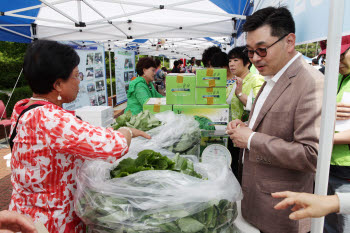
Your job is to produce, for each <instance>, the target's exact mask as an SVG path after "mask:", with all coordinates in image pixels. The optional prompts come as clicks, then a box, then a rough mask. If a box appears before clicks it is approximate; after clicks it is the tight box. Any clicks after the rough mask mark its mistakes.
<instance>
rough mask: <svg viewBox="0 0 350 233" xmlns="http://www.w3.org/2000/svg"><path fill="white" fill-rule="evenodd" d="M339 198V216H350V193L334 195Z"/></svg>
mask: <svg viewBox="0 0 350 233" xmlns="http://www.w3.org/2000/svg"><path fill="white" fill-rule="evenodd" d="M336 194H337V196H338V198H339V214H350V193H336Z"/></svg>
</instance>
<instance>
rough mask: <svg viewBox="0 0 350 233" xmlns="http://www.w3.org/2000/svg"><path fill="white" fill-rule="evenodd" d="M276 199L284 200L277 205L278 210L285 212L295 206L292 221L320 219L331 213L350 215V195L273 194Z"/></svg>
mask: <svg viewBox="0 0 350 233" xmlns="http://www.w3.org/2000/svg"><path fill="white" fill-rule="evenodd" d="M271 195H272V197H274V198H284V199H283V200H282V201H281V202H279V203H278V204H276V205H275V207H274V208H275V209H276V210H284V209H287V208H288V207H289V206H293V208H292V211H293V213H291V214H290V215H289V218H290V219H293V220H299V219H304V218H319V217H323V216H326V215H328V214H330V213H339V214H347V215H348V214H350V193H336V194H335V195H329V196H321V195H316V194H310V193H298V192H290V191H284V192H277V193H272V194H271Z"/></svg>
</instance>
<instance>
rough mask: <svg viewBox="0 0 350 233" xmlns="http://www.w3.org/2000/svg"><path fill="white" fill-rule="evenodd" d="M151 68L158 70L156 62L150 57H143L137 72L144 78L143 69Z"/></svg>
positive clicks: (137, 66)
mask: <svg viewBox="0 0 350 233" xmlns="http://www.w3.org/2000/svg"><path fill="white" fill-rule="evenodd" d="M150 67H153V68H157V66H156V62H155V61H154V60H153V59H152V58H150V57H143V58H141V59H140V60H139V61H138V62H137V65H136V72H137V74H138V75H139V76H142V75H143V69H148V68H150Z"/></svg>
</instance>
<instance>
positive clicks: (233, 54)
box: [227, 46, 252, 69]
mask: <svg viewBox="0 0 350 233" xmlns="http://www.w3.org/2000/svg"><path fill="white" fill-rule="evenodd" d="M244 49H245V46H240V47H235V48H233V49H231V51H230V52H228V55H227V56H228V59H229V60H230V59H234V58H238V59H242V60H243V65H244V66H246V65H247V64H248V63H249V64H250V65H249V66H248V69H250V67H251V66H252V63H251V62H250V60H249V57H248V55H247V53H245V52H244Z"/></svg>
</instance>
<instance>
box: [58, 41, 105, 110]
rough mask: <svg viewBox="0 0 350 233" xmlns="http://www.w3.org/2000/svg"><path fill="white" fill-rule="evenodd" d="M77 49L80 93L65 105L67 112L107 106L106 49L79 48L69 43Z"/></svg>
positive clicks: (100, 47) (101, 47)
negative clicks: (86, 107) (82, 108)
mask: <svg viewBox="0 0 350 233" xmlns="http://www.w3.org/2000/svg"><path fill="white" fill-rule="evenodd" d="M67 44H68V45H70V46H71V47H73V48H74V49H75V51H76V52H77V53H78V55H79V57H80V64H79V65H78V68H79V78H80V84H79V93H78V96H77V98H76V99H75V100H74V101H73V102H71V103H68V104H63V108H64V109H67V110H75V109H77V108H81V107H84V106H107V104H108V101H107V100H108V94H107V82H106V65H105V51H104V47H103V46H100V45H96V44H94V45H91V46H89V45H88V44H87V43H85V46H79V45H77V44H74V43H69V42H68V43H67Z"/></svg>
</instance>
